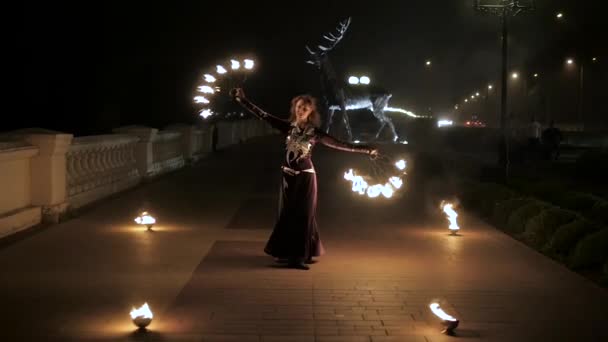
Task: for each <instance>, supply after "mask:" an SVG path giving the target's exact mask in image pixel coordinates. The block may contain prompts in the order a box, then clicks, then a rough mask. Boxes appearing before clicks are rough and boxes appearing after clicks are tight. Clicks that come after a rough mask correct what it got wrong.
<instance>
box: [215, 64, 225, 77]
mask: <svg viewBox="0 0 608 342" xmlns="http://www.w3.org/2000/svg"><path fill="white" fill-rule="evenodd" d="M215 71H216V72H217V73H218V74H220V75H221V74H225V73H227V72H228V70H226V69H225V68H224V67H223V66H221V65H217V66H216V67H215Z"/></svg>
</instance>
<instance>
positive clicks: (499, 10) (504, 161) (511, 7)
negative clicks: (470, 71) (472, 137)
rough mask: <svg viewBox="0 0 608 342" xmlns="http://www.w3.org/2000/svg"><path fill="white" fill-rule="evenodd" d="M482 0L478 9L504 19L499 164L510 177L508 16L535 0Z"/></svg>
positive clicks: (531, 6)
mask: <svg viewBox="0 0 608 342" xmlns="http://www.w3.org/2000/svg"><path fill="white" fill-rule="evenodd" d="M481 2H482V1H481V0H476V1H475V7H476V9H477V10H478V11H482V12H489V13H492V14H495V15H499V16H500V17H501V21H502V67H501V85H502V88H501V91H500V135H501V137H500V145H501V146H500V148H499V155H498V161H499V164H501V165H504V166H505V176H506V177H507V178H508V177H509V156H508V140H507V134H506V116H507V65H508V48H509V45H508V41H507V37H508V33H509V30H508V18H509V16H516V15H517V14H519V13H521V12H523V11H527V10H533V9H534V1H532V2H531V4H530V5H524V4H522V1H520V0H501V1H500V4H486V5H482V4H481Z"/></svg>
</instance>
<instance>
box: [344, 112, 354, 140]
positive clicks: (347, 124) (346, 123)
mask: <svg viewBox="0 0 608 342" xmlns="http://www.w3.org/2000/svg"><path fill="white" fill-rule="evenodd" d="M342 122H344V128H346V134H348V141H351V142H352V141H353V132H352V131H351V129H350V121H349V120H348V114H346V109H344V107H342Z"/></svg>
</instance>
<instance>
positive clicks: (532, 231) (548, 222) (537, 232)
mask: <svg viewBox="0 0 608 342" xmlns="http://www.w3.org/2000/svg"><path fill="white" fill-rule="evenodd" d="M576 217H577V215H576V213H575V212H573V211H569V210H564V209H561V208H557V207H551V208H547V209H545V210H543V211H541V212H540V214H538V215H536V216H534V217H533V218H532V219H530V220H529V221H528V222H526V225H525V231H524V233H523V234H522V238H523V239H524V241H525V242H526V243H527V244H529V245H531V246H532V247H534V248H536V249H540V248H541V247H543V246H544V245H545V244H546V243H547V242H548V241H549V239H550V238H551V237H552V236H553V234H554V233H555V231H556V230H557V229H558V228H559V227H560V226H562V225H564V224H566V223H569V222H572V221H574V219H576Z"/></svg>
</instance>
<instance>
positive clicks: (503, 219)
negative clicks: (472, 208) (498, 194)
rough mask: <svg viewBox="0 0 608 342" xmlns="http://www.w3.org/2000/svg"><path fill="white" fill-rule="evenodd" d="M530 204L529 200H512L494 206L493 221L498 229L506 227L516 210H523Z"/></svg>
mask: <svg viewBox="0 0 608 342" xmlns="http://www.w3.org/2000/svg"><path fill="white" fill-rule="evenodd" d="M529 202H530V199H528V198H511V199H508V200H505V201H502V202H499V203H497V204H496V206H494V214H493V221H494V224H495V225H496V226H498V227H502V228H504V227H506V226H507V221H508V220H509V216H511V213H513V212H514V211H515V210H517V209H519V208H521V207H522V206H524V205H526V204H527V203H529Z"/></svg>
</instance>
